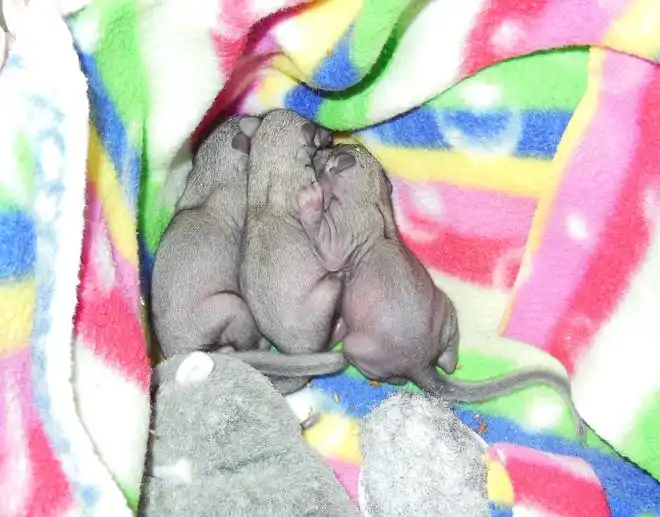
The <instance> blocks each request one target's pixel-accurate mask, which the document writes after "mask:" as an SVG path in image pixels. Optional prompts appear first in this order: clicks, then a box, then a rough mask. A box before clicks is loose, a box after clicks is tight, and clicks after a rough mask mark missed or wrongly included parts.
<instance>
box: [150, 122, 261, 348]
mask: <svg viewBox="0 0 660 517" xmlns="http://www.w3.org/2000/svg"><path fill="white" fill-rule="evenodd" d="M242 120H243V122H241V121H242ZM246 120H247V122H248V125H249V124H250V120H253V119H241V118H239V117H233V118H230V119H228V120H227V121H225V122H224V123H223V124H221V125H220V126H219V127H218V128H217V129H216V130H215V131H214V132H213V133H212V134H211V135H210V136H209V137H208V138H207V139H206V140H205V141H204V143H203V144H202V145H201V146H200V148H199V150H198V152H197V154H196V155H195V157H194V162H193V169H192V171H191V172H190V175H189V176H188V180H187V183H186V188H185V190H184V193H183V195H182V196H181V199H180V200H179V202H178V204H177V207H176V211H175V214H174V216H173V218H172V221H171V223H170V225H169V226H168V228H167V230H166V231H165V233H164V235H163V239H162V241H161V243H160V246H159V247H158V251H157V253H156V258H155V263H154V270H153V276H152V285H151V311H152V321H153V325H154V331H155V334H156V337H157V339H158V341H159V344H160V347H161V350H162V352H163V355H164V356H165V357H169V356H171V355H173V354H177V353H185V352H192V351H195V350H209V351H210V350H219V349H222V350H233V349H235V350H252V349H255V348H257V347H259V348H261V349H267V347H268V342H267V341H266V340H263V339H261V336H260V334H259V332H258V330H257V326H256V324H255V322H254V319H253V318H252V315H251V313H250V310H249V308H248V306H247V304H246V303H245V301H244V300H243V298H242V296H241V294H240V289H239V278H238V272H239V262H240V250H241V245H242V234H243V225H244V220H245V207H246V201H247V159H248V151H249V143H250V142H249V139H248V138H247V136H246V135H245V134H243V132H242V131H241V129H240V124H241V123H242V124H245V123H246V122H245V121H246ZM253 125H254V124H253Z"/></svg>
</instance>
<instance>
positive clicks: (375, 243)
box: [301, 145, 585, 436]
mask: <svg viewBox="0 0 660 517" xmlns="http://www.w3.org/2000/svg"><path fill="white" fill-rule="evenodd" d="M314 167H315V169H317V174H318V183H317V184H314V185H312V186H310V187H308V188H307V193H306V196H307V198H308V199H309V200H310V201H309V202H308V205H307V207H306V210H305V211H302V210H301V220H302V221H303V226H304V227H305V230H306V233H307V235H308V237H309V239H310V241H311V242H312V243H313V245H314V248H315V249H316V251H317V253H318V255H319V257H320V258H321V261H322V263H323V265H324V266H325V267H326V268H327V269H328V270H329V271H342V272H343V275H344V281H345V285H344V291H343V296H342V299H341V302H340V303H341V322H340V325H339V326H338V330H337V332H336V336H337V337H339V338H343V353H344V355H345V357H346V359H348V361H349V362H351V363H352V364H353V365H355V367H356V368H357V369H358V370H360V371H361V372H362V373H363V374H364V375H365V376H366V377H368V378H371V379H377V380H382V381H386V382H389V383H391V384H402V383H405V382H406V381H408V380H412V381H413V382H415V383H416V384H418V385H419V386H420V387H421V388H422V389H424V390H425V391H427V392H430V393H433V394H436V395H438V396H441V397H442V398H444V399H445V400H448V401H457V402H477V401H482V400H487V399H491V398H495V397H498V396H501V395H503V394H506V393H509V392H511V391H514V390H516V389H519V388H521V387H523V386H524V385H526V384H530V383H545V384H550V385H552V386H554V387H555V388H557V389H558V390H559V391H560V392H562V393H563V394H564V395H565V396H566V398H567V399H568V400H569V401H570V386H569V384H568V382H567V380H566V379H564V378H562V377H561V376H559V375H556V374H554V373H552V372H548V371H542V370H528V371H519V372H516V373H513V374H510V375H507V376H504V377H500V378H495V379H488V380H486V381H481V382H459V381H454V380H450V378H449V377H447V376H446V375H442V374H441V373H440V372H438V370H437V368H436V366H440V368H442V370H444V372H445V373H447V374H450V373H453V371H454V370H455V369H456V365H457V361H458V344H459V330H458V319H457V314H456V310H455V307H454V305H453V304H452V302H451V301H450V300H449V298H448V297H447V296H446V295H445V294H444V293H443V292H442V291H441V290H440V289H438V288H437V287H436V286H435V285H434V283H433V281H432V279H431V277H430V276H429V274H428V272H427V271H426V269H425V268H424V266H423V265H422V264H421V263H420V262H419V260H418V259H417V258H416V257H415V256H414V255H413V254H412V253H411V252H410V251H409V250H408V249H407V248H406V247H405V246H404V245H403V243H402V242H401V240H400V238H399V235H398V232H397V229H396V226H395V223H394V217H393V210H392V205H391V193H392V186H391V184H390V182H389V180H388V178H387V176H386V174H385V171H384V170H383V168H382V167H381V165H380V164H379V163H378V161H377V160H376V159H375V158H374V157H373V156H372V155H371V154H370V153H369V152H368V151H367V150H366V149H365V148H363V147H361V146H350V145H338V146H336V147H335V148H334V149H333V150H326V151H320V152H319V153H317V154H316V155H315V157H314ZM312 199H313V202H312V201H311V200H312ZM571 407H572V409H573V415H574V419H575V423H576V430H577V433H578V435H581V436H582V435H583V434H584V431H585V429H584V422H582V420H581V419H580V418H579V416H578V415H577V412H576V411H575V408H574V407H573V406H572V403H571Z"/></svg>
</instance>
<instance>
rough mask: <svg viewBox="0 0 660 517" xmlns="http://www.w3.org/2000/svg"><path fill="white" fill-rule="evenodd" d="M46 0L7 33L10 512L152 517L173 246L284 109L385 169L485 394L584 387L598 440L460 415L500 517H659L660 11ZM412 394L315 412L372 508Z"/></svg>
mask: <svg viewBox="0 0 660 517" xmlns="http://www.w3.org/2000/svg"><path fill="white" fill-rule="evenodd" d="M25 3H26V2H24V1H18V0H9V1H7V0H5V1H4V2H3V3H2V6H3V9H4V14H5V16H4V18H5V21H6V24H7V26H8V31H9V33H10V34H9V35H6V36H5V35H2V36H0V62H2V60H3V59H4V58H5V57H6V60H5V62H4V64H0V66H1V67H2V68H1V69H0V237H1V238H0V373H1V375H0V383H1V384H0V450H1V451H2V452H1V454H0V459H1V462H0V494H2V497H0V515H3V516H7V517H13V516H17V517H18V516H25V515H29V516H44V517H45V516H55V515H58V516H59V515H85V516H106V515H107V516H111V517H118V516H122V515H132V514H133V513H134V510H135V508H136V506H137V500H138V498H139V484H140V479H141V475H142V468H143V460H144V452H145V444H146V435H147V429H148V418H149V377H150V375H149V369H150V364H149V361H148V359H147V355H146V352H145V350H146V347H147V342H148V341H149V332H148V326H147V323H146V319H145V303H144V300H145V299H147V297H148V285H149V276H150V270H151V264H152V259H153V254H154V251H155V249H156V247H157V245H158V241H159V239H160V236H161V234H162V232H163V230H164V228H165V227H166V225H167V223H168V221H169V218H170V217H171V213H172V209H173V206H174V204H175V202H176V200H177V197H178V195H179V194H180V193H181V190H182V186H183V182H184V181H185V178H186V174H187V173H188V171H189V170H190V156H191V151H192V150H193V149H194V147H195V145H196V144H197V143H198V142H199V139H200V138H201V136H202V135H203V134H204V133H205V131H206V130H207V129H208V127H209V126H210V125H211V124H212V123H213V122H214V121H215V120H217V118H218V117H219V116H221V115H222V114H224V113H228V112H261V111H263V110H266V109H269V108H272V107H276V106H281V107H288V108H291V109H294V110H296V111H298V112H300V113H302V114H304V115H307V116H309V117H311V118H314V119H315V120H317V121H319V122H320V123H322V124H324V125H326V126H327V127H329V128H331V129H334V130H337V131H343V132H346V134H347V135H348V134H351V135H352V137H353V138H357V139H358V140H359V141H361V142H362V143H364V144H365V145H367V146H368V147H369V148H370V149H371V150H372V151H373V152H374V154H376V156H377V157H378V158H379V159H380V160H381V161H382V162H383V164H384V165H385V167H386V169H387V170H388V172H389V174H390V175H391V177H392V179H393V183H394V185H395V196H394V201H395V209H396V215H397V220H398V223H399V226H400V229H401V232H402V234H403V236H404V238H405V240H406V242H407V243H408V245H409V246H410V247H411V249H412V250H413V251H414V252H415V253H416V254H417V255H418V256H419V257H420V258H421V260H422V261H423V262H424V264H425V265H426V266H427V267H428V268H429V270H430V271H431V273H432V275H433V277H434V279H435V280H436V281H437V283H438V285H440V286H441V287H442V288H443V289H444V290H445V291H446V292H447V293H448V294H449V295H450V296H451V297H452V298H453V299H454V301H455V303H456V305H457V308H458V311H459V318H460V323H461V327H462V338H463V339H462V343H461V356H460V370H459V371H458V372H457V376H458V377H460V378H465V379H471V380H477V379H482V378H485V377H489V376H493V375H497V374H501V373H504V372H507V371H510V370H512V369H514V368H517V367H520V366H525V365H542V366H546V367H548V368H555V369H558V371H562V368H565V369H566V371H568V374H569V375H570V377H571V380H572V386H573V391H574V397H575V402H576V405H577V408H578V410H579V411H580V413H581V414H582V415H583V417H584V418H585V420H586V422H587V423H588V424H589V425H590V426H591V427H592V428H593V430H594V431H595V434H591V435H590V436H589V440H588V444H587V445H586V446H584V445H580V444H578V443H577V442H576V441H575V439H574V437H573V436H572V425H571V422H570V419H569V413H568V412H567V410H566V408H565V407H564V405H563V402H562V400H561V399H560V398H559V397H558V395H557V394H556V393H554V392H553V391H552V390H550V389H547V388H544V387H533V388H530V389H526V390H524V391H521V392H519V393H517V394H514V395H510V396H507V397H503V398H500V399H497V400H494V401H489V402H486V403H483V404H479V405H474V406H470V407H467V406H466V407H459V408H457V411H458V414H459V415H460V417H461V418H462V419H463V421H465V422H466V423H467V424H468V425H470V426H472V427H474V428H475V429H476V430H477V431H479V432H480V433H481V435H482V436H483V438H484V439H485V440H486V441H487V442H488V443H489V444H490V445H491V446H490V453H489V459H488V462H489V466H490V475H489V495H490V498H491V501H492V511H493V514H494V515H513V514H515V515H518V514H520V515H523V514H524V515H553V516H582V515H590V516H600V515H603V516H604V515H610V514H611V515H614V516H642V515H644V516H648V515H660V483H658V481H657V479H659V478H660V435H659V434H658V433H657V432H655V429H656V428H657V427H658V425H660V371H659V370H658V368H657V360H656V358H658V347H657V346H656V345H654V342H655V341H656V340H657V336H658V335H660V328H659V327H660V318H659V317H658V314H660V295H658V293H660V251H659V246H660V235H659V234H658V230H657V228H658V221H660V175H659V173H658V172H657V168H656V166H655V164H656V162H657V161H658V158H660V146H659V145H658V144H659V142H658V137H657V135H658V134H660V109H659V108H660V67H658V66H657V65H655V64H654V60H657V59H656V58H657V56H658V55H660V7H659V5H660V4H658V3H657V1H655V0H606V1H605V0H561V1H560V0H533V1H532V0H529V1H528V0H470V1H465V2H456V1H452V0H431V1H429V0H424V1H412V0H316V1H313V2H311V3H309V4H305V5H295V4H303V3H304V2H300V1H298V0H259V1H257V0H194V1H190V0H162V1H160V2H156V1H154V0H60V1H57V2H56V1H54V0H31V1H30V2H29V4H28V5H27V7H25V5H24V4H25ZM63 16H64V20H63V18H62V17H63ZM0 34H2V31H1V30H0ZM588 45H590V46H591V47H587V46H588ZM559 48H561V50H552V51H546V50H548V49H559ZM5 53H6V56H5ZM519 56H524V57H519ZM510 58H517V59H510ZM645 59H647V60H645ZM491 65H494V66H491ZM393 389H394V388H391V387H388V386H385V385H374V384H372V383H369V382H367V381H366V380H364V379H363V378H361V377H360V376H359V374H357V373H356V372H355V371H354V370H352V369H351V370H349V371H347V372H345V373H343V374H341V375H338V376H333V377H328V378H323V379H315V380H314V381H313V382H312V384H311V386H310V387H309V388H307V389H306V390H304V391H303V392H301V393H300V394H298V395H297V396H296V397H297V398H296V403H298V404H300V408H301V411H302V410H307V409H308V408H309V405H315V406H316V407H318V408H320V409H322V410H323V411H324V416H323V418H322V419H321V421H320V422H319V424H318V425H317V426H316V427H315V428H313V429H312V430H310V431H309V432H308V434H307V438H308V440H309V441H310V443H312V444H313V445H314V446H315V447H316V448H318V449H319V450H320V451H321V452H322V453H323V454H324V456H325V457H326V458H327V460H328V462H329V463H330V464H331V465H332V466H333V468H334V469H335V471H336V472H337V475H338V477H339V479H340V480H341V481H342V483H343V484H344V485H345V486H346V488H347V489H348V490H349V492H350V493H351V494H353V495H354V496H355V497H357V495H356V484H357V478H358V475H359V469H360V455H359V450H358V444H357V439H356V430H357V426H358V423H359V419H360V418H361V417H362V416H363V415H365V414H366V413H368V412H369V411H370V409H371V408H373V407H374V406H375V405H376V404H378V403H379V401H381V400H382V399H383V398H384V397H386V396H387V394H388V393H390V392H391V390H393ZM404 389H413V388H412V387H406V388H404ZM596 435H598V436H596ZM599 437H600V438H599ZM624 457H625V458H624ZM525 512H526V513H525Z"/></svg>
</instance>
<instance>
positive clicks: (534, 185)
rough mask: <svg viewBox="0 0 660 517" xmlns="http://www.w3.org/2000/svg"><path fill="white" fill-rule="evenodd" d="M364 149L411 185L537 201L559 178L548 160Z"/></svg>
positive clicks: (388, 148) (368, 145)
mask: <svg viewBox="0 0 660 517" xmlns="http://www.w3.org/2000/svg"><path fill="white" fill-rule="evenodd" d="M365 145H366V146H367V147H368V148H369V150H370V151H371V152H372V153H373V154H374V156H376V158H378V160H379V161H380V162H381V163H382V164H383V166H384V167H385V169H386V170H387V172H388V173H389V174H390V175H391V176H393V177H399V178H402V179H406V180H411V181H442V182H446V183H450V184H452V185H457V186H460V187H472V188H480V189H486V190H495V191H498V192H505V193H507V194H510V195H513V196H521V197H529V198H537V197H538V196H539V195H540V194H541V192H544V191H545V189H546V186H547V185H548V183H549V182H551V181H552V180H553V178H554V176H555V174H556V172H555V168H554V167H553V166H552V163H551V162H550V161H548V160H538V159H533V158H510V157H500V156H498V157H488V156H485V157H475V156H473V155H469V154H466V153H460V152H456V151H431V150H426V149H406V148H402V147H385V146H381V145H378V144H372V143H369V142H365Z"/></svg>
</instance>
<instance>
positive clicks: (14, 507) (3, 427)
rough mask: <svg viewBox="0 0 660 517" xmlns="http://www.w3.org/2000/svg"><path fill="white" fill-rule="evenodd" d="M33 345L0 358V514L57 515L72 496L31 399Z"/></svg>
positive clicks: (21, 516)
mask: <svg viewBox="0 0 660 517" xmlns="http://www.w3.org/2000/svg"><path fill="white" fill-rule="evenodd" d="M30 367H31V364H30V350H29V349H28V350H21V351H20V352H18V353H13V354H10V355H7V356H4V357H3V358H2V359H0V372H2V374H1V375H0V493H2V494H3V497H2V498H0V515H2V516H3V517H56V516H59V515H64V514H65V513H66V511H67V510H69V509H71V507H72V506H73V505H74V500H73V496H72V493H71V490H70V487H69V485H68V482H67V480H66V477H65V476H64V473H63V472H62V468H61V466H60V463H59V461H58V460H57V459H56V458H55V455H54V453H53V450H52V448H51V445H50V442H49V440H48V438H47V437H46V434H45V432H44V429H43V427H42V424H41V420H40V418H39V415H38V411H37V408H36V407H35V406H34V402H33V399H32V378H31V369H30Z"/></svg>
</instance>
